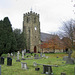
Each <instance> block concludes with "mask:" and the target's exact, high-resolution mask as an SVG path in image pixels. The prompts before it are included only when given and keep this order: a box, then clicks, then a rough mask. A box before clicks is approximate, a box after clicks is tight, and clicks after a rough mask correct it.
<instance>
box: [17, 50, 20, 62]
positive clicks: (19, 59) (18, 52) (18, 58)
mask: <svg viewBox="0 0 75 75" xmlns="http://www.w3.org/2000/svg"><path fill="white" fill-rule="evenodd" d="M19 54H20V52H19V51H18V52H17V60H16V61H19V62H20V59H19Z"/></svg>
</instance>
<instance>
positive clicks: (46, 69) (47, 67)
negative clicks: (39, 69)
mask: <svg viewBox="0 0 75 75" xmlns="http://www.w3.org/2000/svg"><path fill="white" fill-rule="evenodd" d="M43 73H44V74H46V73H48V74H49V75H53V73H52V66H50V65H43Z"/></svg>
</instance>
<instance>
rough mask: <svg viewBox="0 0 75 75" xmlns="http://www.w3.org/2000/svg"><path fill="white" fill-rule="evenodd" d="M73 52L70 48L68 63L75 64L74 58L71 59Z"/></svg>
mask: <svg viewBox="0 0 75 75" xmlns="http://www.w3.org/2000/svg"><path fill="white" fill-rule="evenodd" d="M71 54H72V50H69V51H68V58H67V61H66V64H74V60H73V59H71Z"/></svg>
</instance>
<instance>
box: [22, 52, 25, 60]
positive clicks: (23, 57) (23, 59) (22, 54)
mask: <svg viewBox="0 0 75 75" xmlns="http://www.w3.org/2000/svg"><path fill="white" fill-rule="evenodd" d="M22 60H25V58H24V51H22Z"/></svg>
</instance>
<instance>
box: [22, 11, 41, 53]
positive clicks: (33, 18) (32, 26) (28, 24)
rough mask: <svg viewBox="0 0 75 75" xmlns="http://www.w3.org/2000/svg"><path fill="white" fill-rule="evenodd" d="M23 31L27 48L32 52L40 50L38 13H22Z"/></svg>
mask: <svg viewBox="0 0 75 75" xmlns="http://www.w3.org/2000/svg"><path fill="white" fill-rule="evenodd" d="M23 32H24V35H25V38H26V46H27V50H29V51H30V52H34V53H36V52H40V47H39V45H40V44H41V41H40V22H39V14H37V13H35V12H32V11H30V12H28V13H26V14H24V15H23Z"/></svg>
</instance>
